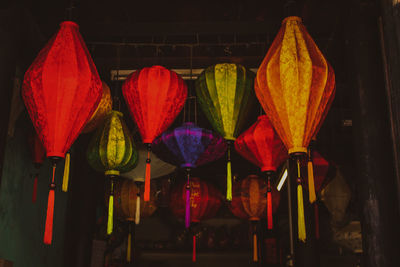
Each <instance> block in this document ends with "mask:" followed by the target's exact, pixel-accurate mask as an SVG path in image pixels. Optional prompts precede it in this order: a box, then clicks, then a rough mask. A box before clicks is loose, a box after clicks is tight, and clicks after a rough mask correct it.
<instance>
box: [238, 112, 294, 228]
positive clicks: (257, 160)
mask: <svg viewBox="0 0 400 267" xmlns="http://www.w3.org/2000/svg"><path fill="white" fill-rule="evenodd" d="M235 148H236V151H237V152H238V153H239V154H240V155H242V156H243V157H244V158H246V159H247V160H249V161H250V162H252V163H253V164H255V165H257V166H258V167H260V168H261V171H262V172H265V174H266V177H267V187H268V188H267V206H268V207H269V208H268V209H267V212H268V216H267V219H268V220H267V225H268V229H272V225H273V219H272V186H271V178H272V176H273V175H275V172H276V169H277V168H278V167H279V165H281V164H282V163H283V161H285V160H286V159H287V151H286V149H285V146H284V145H283V143H282V141H281V139H280V138H279V136H278V135H277V134H276V132H275V130H274V128H273V127H272V125H271V123H270V121H269V119H268V116H267V115H263V116H259V117H258V120H257V122H256V123H255V124H253V125H252V126H251V127H250V128H249V129H248V130H246V131H245V132H244V133H243V134H241V135H240V136H239V137H238V138H237V139H236V141H235Z"/></svg>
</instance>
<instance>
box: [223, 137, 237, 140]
mask: <svg viewBox="0 0 400 267" xmlns="http://www.w3.org/2000/svg"><path fill="white" fill-rule="evenodd" d="M224 139H225V140H228V141H235V140H236V138H235V137H233V136H225V137H224Z"/></svg>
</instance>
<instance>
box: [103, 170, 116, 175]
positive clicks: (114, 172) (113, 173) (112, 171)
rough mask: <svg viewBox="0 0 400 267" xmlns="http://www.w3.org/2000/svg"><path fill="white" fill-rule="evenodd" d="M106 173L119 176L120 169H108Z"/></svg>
mask: <svg viewBox="0 0 400 267" xmlns="http://www.w3.org/2000/svg"><path fill="white" fill-rule="evenodd" d="M104 174H105V175H117V176H119V171H116V170H108V171H105V172H104Z"/></svg>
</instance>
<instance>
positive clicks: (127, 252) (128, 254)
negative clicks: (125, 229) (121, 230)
mask: <svg viewBox="0 0 400 267" xmlns="http://www.w3.org/2000/svg"><path fill="white" fill-rule="evenodd" d="M131 249H132V234H131V233H130V232H129V234H128V244H127V247H126V261H127V262H131Z"/></svg>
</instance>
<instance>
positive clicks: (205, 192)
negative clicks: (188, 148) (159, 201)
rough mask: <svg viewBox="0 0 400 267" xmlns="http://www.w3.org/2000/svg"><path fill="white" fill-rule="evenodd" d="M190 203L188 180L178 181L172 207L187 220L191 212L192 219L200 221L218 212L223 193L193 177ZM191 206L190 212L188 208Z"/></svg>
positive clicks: (194, 241) (194, 242) (173, 194)
mask: <svg viewBox="0 0 400 267" xmlns="http://www.w3.org/2000/svg"><path fill="white" fill-rule="evenodd" d="M190 188H191V190H190V195H189V201H190V205H189V206H188V205H186V203H187V201H188V197H187V192H188V191H187V182H186V183H184V182H183V183H178V184H177V185H176V186H175V187H174V188H173V189H172V192H171V200H170V209H171V211H172V213H173V214H174V215H175V216H176V217H178V218H182V219H183V218H185V221H186V220H187V217H188V214H190V221H191V222H193V223H198V222H200V221H201V220H204V219H209V218H211V217H213V216H215V214H216V213H217V212H218V210H219V208H220V206H221V194H220V193H219V191H217V189H215V187H213V186H212V185H211V184H209V183H206V182H205V181H203V180H201V179H199V178H197V177H192V178H191V180H190ZM188 208H189V212H188V210H187V209H188ZM192 260H193V262H195V261H196V236H195V235H193V258H192Z"/></svg>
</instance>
